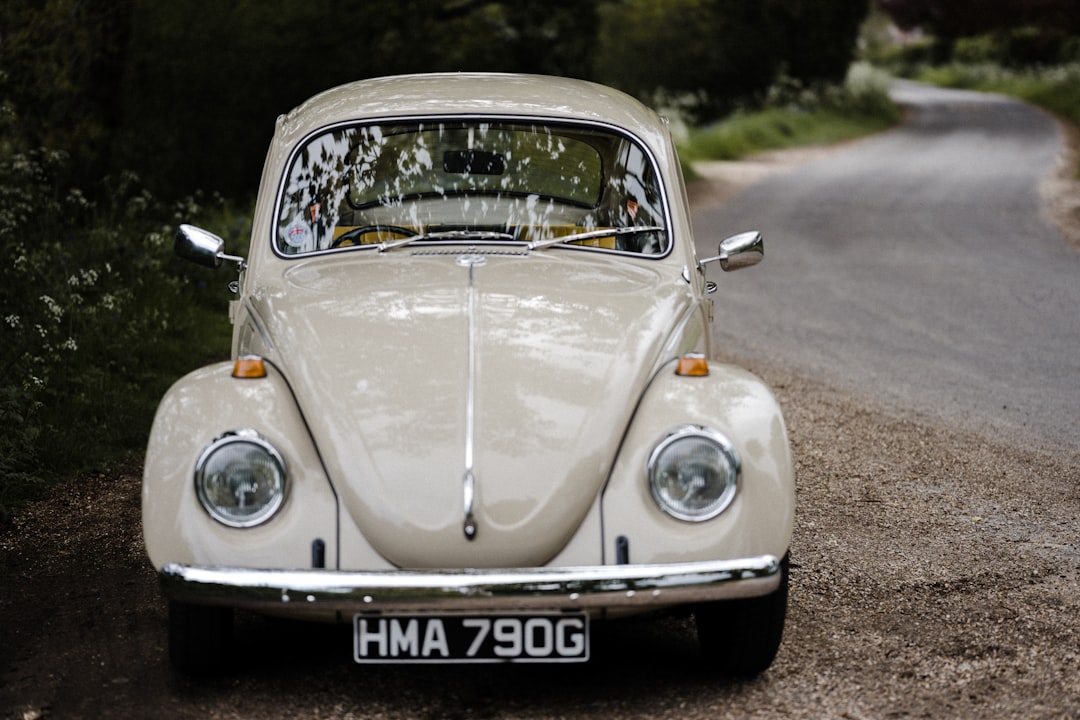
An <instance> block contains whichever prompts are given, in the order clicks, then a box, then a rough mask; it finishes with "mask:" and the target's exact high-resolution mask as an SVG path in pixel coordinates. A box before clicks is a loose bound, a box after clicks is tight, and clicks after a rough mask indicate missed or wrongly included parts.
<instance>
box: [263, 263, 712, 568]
mask: <svg viewBox="0 0 1080 720" xmlns="http://www.w3.org/2000/svg"><path fill="white" fill-rule="evenodd" d="M358 255H359V254H358ZM669 275H673V277H669ZM281 280H282V284H281V285H279V286H277V287H274V288H272V287H269V286H266V287H263V288H255V289H254V292H253V295H252V299H251V303H252V305H251V308H252V311H253V313H254V314H255V315H256V316H257V317H258V318H259V319H260V321H261V323H262V324H263V326H264V332H265V334H266V335H267V337H268V339H269V340H270V344H271V347H272V352H271V358H272V359H273V361H274V362H275V363H276V364H277V365H278V366H279V367H280V368H281V369H282V371H283V372H284V373H285V375H286V377H287V378H288V380H289V382H290V384H291V386H292V388H293V392H294V393H295V395H296V398H297V401H298V403H299V404H300V407H301V410H302V411H303V413H304V416H305V418H306V420H307V422H308V424H309V427H310V429H311V432H312V435H313V437H314V438H315V441H316V444H317V446H318V449H319V453H320V455H321V456H322V458H323V462H324V463H325V466H326V470H327V471H328V473H329V475H330V478H331V480H332V482H333V484H334V486H335V488H336V490H337V492H338V495H339V497H340V499H341V502H342V503H343V506H344V508H345V510H346V511H347V512H348V514H349V515H350V516H351V517H352V520H353V521H354V522H355V523H356V526H357V527H358V528H359V529H360V530H361V532H362V533H363V534H364V535H365V537H366V538H367V540H368V541H369V542H370V543H371V544H372V546H373V547H374V548H375V549H376V550H377V551H378V552H379V553H380V554H382V555H383V556H384V557H385V558H387V559H388V560H389V561H390V562H392V563H394V564H396V565H398V566H401V567H415V568H420V567H492V566H538V565H542V564H544V563H545V562H547V561H549V560H550V559H551V558H552V557H554V556H555V555H556V554H557V553H558V552H559V550H560V549H562V547H563V546H564V545H565V544H566V542H567V541H568V540H569V539H570V537H571V536H572V535H573V534H574V532H575V530H576V529H577V527H578V525H579V524H580V523H581V521H582V519H583V518H584V516H585V514H586V513H587V512H588V510H589V507H590V506H591V504H592V502H593V500H594V499H595V497H596V495H597V493H598V492H599V491H600V488H601V486H602V485H603V483H604V481H605V479H606V478H607V476H608V473H609V471H610V467H611V464H612V463H613V462H614V456H615V453H616V451H617V448H618V446H619V442H620V440H621V439H622V436H623V433H624V431H625V428H626V426H627V423H628V421H629V419H630V417H631V414H632V412H633V409H634V406H635V404H636V402H637V399H638V397H639V396H640V394H641V392H642V391H643V389H644V387H645V385H646V383H647V382H648V379H649V377H650V375H651V374H652V372H653V370H654V369H655V368H656V367H657V365H658V363H659V362H661V360H662V359H663V357H664V356H665V355H670V354H672V353H673V352H674V351H673V350H672V349H671V347H670V342H671V329H672V328H674V327H677V326H679V325H680V322H679V321H680V319H681V318H683V317H685V315H686V314H687V313H688V312H690V308H691V302H690V292H689V290H688V286H687V284H686V283H685V281H683V280H682V279H681V277H679V276H678V274H677V273H671V270H670V268H668V267H666V266H665V265H663V264H659V263H649V262H644V263H643V262H636V263H635V262H623V261H619V260H612V259H611V258H602V259H600V260H593V259H591V258H586V259H584V260H583V256H582V254H579V253H575V252H568V251H562V252H558V251H556V252H550V251H549V252H545V253H532V254H531V255H527V256H526V255H517V256H515V255H494V254H493V255H487V256H484V255H478V254H461V253H455V254H432V255H412V254H411V253H410V251H409V250H397V251H392V252H388V253H384V254H381V255H379V256H373V253H370V252H365V253H363V254H362V255H360V256H359V257H355V258H352V257H340V256H338V257H331V258H321V259H317V260H312V261H308V262H305V263H298V264H294V265H291V266H290V267H289V269H288V270H287V271H286V272H285V273H284V275H283V276H282V278H281ZM470 467H471V469H472V477H473V480H474V482H473V484H472V488H473V501H472V509H473V514H474V517H475V521H476V528H477V532H476V535H475V537H474V538H473V539H471V540H470V539H468V538H467V537H466V534H465V532H464V523H465V519H466V515H465V510H466V504H467V491H466V484H467V483H466V481H465V476H466V473H467V469H469V468H470ZM294 482H295V483H296V485H300V484H302V483H303V482H304V479H303V478H302V477H296V478H295V479H294ZM294 490H295V491H300V490H299V488H296V489H294ZM599 540H600V539H599V538H597V542H599ZM348 563H349V561H348V558H343V559H342V565H343V567H345V566H348Z"/></svg>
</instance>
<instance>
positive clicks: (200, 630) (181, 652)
mask: <svg viewBox="0 0 1080 720" xmlns="http://www.w3.org/2000/svg"><path fill="white" fill-rule="evenodd" d="M232 649H233V609H232V608H230V607H215V606H208V605H189V604H187V603H182V602H175V601H170V602H169V661H170V662H171V663H172V666H173V668H175V669H176V670H177V671H179V672H181V673H184V674H185V675H207V674H209V673H213V672H218V671H221V670H226V669H228V667H229V660H230V658H231V656H232Z"/></svg>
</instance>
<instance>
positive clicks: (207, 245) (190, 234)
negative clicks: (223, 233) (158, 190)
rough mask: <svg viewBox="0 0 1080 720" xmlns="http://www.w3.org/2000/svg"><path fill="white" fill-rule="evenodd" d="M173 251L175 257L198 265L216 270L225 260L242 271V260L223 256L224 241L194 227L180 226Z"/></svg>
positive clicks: (231, 256)
mask: <svg viewBox="0 0 1080 720" xmlns="http://www.w3.org/2000/svg"><path fill="white" fill-rule="evenodd" d="M173 251H174V252H176V254H177V255H179V256H180V257H182V258H184V259H185V260H190V261H191V262H193V263H197V264H199V265H205V266H206V267H212V268H216V267H219V266H220V265H221V263H222V262H224V261H225V260H229V261H230V262H234V263H236V264H237V266H238V267H239V268H240V270H243V269H244V258H242V257H238V256H236V255H226V254H225V241H224V240H222V239H221V238H220V237H218V236H217V235H215V234H214V233H212V232H208V231H206V230H203V229H202V228H198V227H195V226H194V225H181V226H180V228H179V229H178V230H177V231H176V239H175V240H174V242H173Z"/></svg>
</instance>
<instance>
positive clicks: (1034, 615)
mask: <svg viewBox="0 0 1080 720" xmlns="http://www.w3.org/2000/svg"><path fill="white" fill-rule="evenodd" d="M1072 151H1073V152H1075V143H1074V144H1073V145H1072ZM814 152H821V151H813V150H811V151H800V153H794V154H789V155H787V156H786V157H785V156H781V155H775V156H769V157H767V158H756V159H754V161H753V162H750V163H746V164H742V163H740V164H738V165H737V166H736V167H735V168H733V169H731V170H730V172H726V173H725V172H723V171H722V170H721V168H719V167H712V168H706V169H705V172H704V173H703V174H705V175H706V180H704V181H702V182H700V183H698V184H696V186H695V187H694V188H692V190H691V194H692V198H693V199H694V202H695V203H701V202H721V201H722V200H723V196H724V193H728V194H730V193H733V192H737V191H738V189H739V188H741V187H744V186H745V185H746V184H747V183H748V182H753V177H756V176H760V175H755V173H765V172H778V171H782V169H783V168H784V167H789V166H790V164H791V163H792V162H800V161H803V160H805V159H808V158H812V157H813V153H814ZM759 161H760V163H761V164H762V167H758V168H754V167H753V165H754V163H756V162H759ZM1071 167H1073V168H1075V167H1076V165H1075V156H1074V159H1073V164H1072V165H1071ZM1061 183H1062V184H1061V185H1060V186H1055V185H1054V184H1053V183H1052V182H1048V187H1049V188H1051V189H1050V190H1048V192H1051V193H1053V192H1058V191H1056V190H1053V187H1064V188H1066V189H1067V190H1068V193H1072V200H1070V199H1069V198H1063V199H1062V202H1061V204H1060V206H1057V207H1062V208H1065V210H1060V209H1059V210H1053V208H1054V207H1055V205H1054V203H1052V202H1048V208H1049V211H1053V212H1055V213H1058V214H1057V215H1055V216H1054V217H1057V218H1062V217H1063V218H1065V221H1067V222H1070V223H1072V224H1071V225H1069V227H1070V229H1069V230H1068V232H1066V235H1067V236H1068V237H1070V238H1071V239H1072V242H1075V243H1077V247H1078V248H1080V240H1077V239H1076V238H1080V214H1078V210H1077V208H1076V207H1075V205H1072V202H1073V200H1075V199H1076V198H1080V192H1077V188H1076V185H1075V179H1074V178H1072V179H1070V178H1068V177H1062V178H1061ZM1066 194H1067V193H1066ZM1070 207H1071V209H1070ZM729 359H731V360H733V361H735V362H739V360H740V359H739V358H738V357H732V358H729ZM753 369H754V370H755V371H756V372H758V373H759V374H761V375H762V376H764V377H765V379H766V380H767V381H769V382H770V383H771V384H772V385H773V387H774V388H775V390H776V392H777V395H778V396H779V398H780V401H781V404H782V405H783V407H784V408H785V413H786V416H787V420H788V424H789V430H790V432H791V438H792V443H793V449H794V454H795V458H796V461H797V476H798V478H799V490H798V494H799V495H798V514H797V518H796V532H795V540H794V544H793V550H792V556H793V562H794V565H793V569H792V587H791V601H790V602H791V604H790V612H789V621H788V627H787V631H786V634H785V640H784V645H783V647H782V648H781V652H780V656H779V658H778V659H777V661H776V663H775V664H774V665H773V667H772V668H771V669H770V670H769V671H768V672H766V673H765V674H764V675H762V676H761V677H759V678H757V679H755V680H751V681H737V680H732V679H726V678H716V677H712V676H710V675H708V674H707V673H705V672H703V671H702V670H701V669H700V668H699V667H698V666H697V662H696V657H697V656H696V653H697V650H696V643H695V641H694V638H693V634H692V632H691V630H690V626H689V624H688V623H687V621H686V620H685V619H670V620H665V621H663V622H658V623H656V622H628V623H620V624H613V625H611V626H607V627H605V628H603V629H602V630H600V631H599V632H598V633H597V637H596V639H595V652H594V656H595V657H594V660H593V661H592V662H590V663H589V664H587V665H585V666H578V667H548V666H544V667H488V666H485V667H483V668H480V669H475V668H455V667H441V666H440V667H430V668H420V669H415V668H406V669H399V668H360V667H358V666H354V665H352V664H351V663H350V662H349V644H348V637H347V635H348V633H347V632H346V633H345V634H344V635H342V633H341V632H340V631H335V630H334V629H332V628H325V629H324V628H317V629H309V628H298V627H295V626H292V625H289V624H285V623H280V622H276V621H269V620H262V619H258V618H247V619H244V621H243V622H241V624H240V628H239V641H240V643H241V644H242V646H243V647H242V650H241V660H240V662H239V663H238V667H237V672H236V673H235V674H233V675H230V676H228V677H222V678H214V679H210V680H203V681H193V680H190V679H186V678H182V677H177V676H174V675H173V674H172V673H171V672H170V671H169V669H168V666H167V660H166V650H165V606H164V602H163V601H162V599H161V597H160V595H159V593H158V589H157V584H156V580H155V577H154V572H153V571H152V569H151V568H150V566H149V563H148V561H147V560H146V557H145V554H144V551H143V547H142V537H141V527H140V514H139V501H140V498H139V494H140V487H139V484H140V479H139V474H140V472H141V469H140V468H139V467H137V466H128V467H116V468H110V469H108V470H103V471H101V472H97V473H92V474H89V475H87V476H85V477H82V478H79V479H78V480H77V481H76V482H74V483H73V484H71V485H68V486H64V487H61V488H56V489H55V490H54V491H53V492H52V493H51V494H50V495H49V496H48V497H47V498H45V499H44V500H42V501H40V502H38V503H35V504H34V505H32V506H31V507H29V508H28V509H27V510H26V511H25V512H23V513H21V514H20V515H18V516H17V517H16V518H15V519H14V522H13V524H12V525H11V526H10V527H8V528H7V529H5V530H3V531H2V532H0V718H4V719H8V718H18V719H19V720H35V719H37V718H97V717H104V716H110V717H113V716H115V717H146V716H151V715H152V716H157V717H167V718H248V717H264V718H276V717H298V716H305V717H340V718H367V717H373V718H374V717H381V718H562V717H578V718H599V717H605V718H606V717H641V718H645V717H650V718H653V717H660V718H695V717H701V718H704V717H709V718H728V717H732V718H734V717H756V718H773V717H776V718H780V717H783V718H822V717H846V718H918V717H976V718H1077V717H1080V520H1078V518H1080V465H1078V464H1077V463H1076V461H1075V455H1074V454H1073V455H1071V458H1072V459H1069V457H1070V456H1069V455H1065V454H1062V453H1054V452H1052V451H1049V450H1047V449H1030V448H1023V447H1011V446H1009V445H1006V444H1003V443H1002V442H1001V441H1000V440H998V439H996V438H993V437H988V436H983V435H980V434H978V433H967V432H957V431H954V430H952V429H950V428H947V427H940V426H936V425H934V424H933V423H932V422H931V421H929V420H927V419H924V418H920V417H917V416H914V415H911V414H909V413H906V412H904V411H902V410H900V409H897V408H883V407H876V406H875V405H874V404H873V402H871V401H868V400H867V399H866V398H859V397H852V396H851V395H850V394H845V393H844V392H840V391H838V390H836V389H834V388H830V387H827V386H823V385H822V384H821V383H819V382H816V381H814V380H813V379H809V378H806V377H801V376H799V375H797V374H795V373H792V372H790V371H788V370H786V369H784V368H782V367H761V366H755V367H753Z"/></svg>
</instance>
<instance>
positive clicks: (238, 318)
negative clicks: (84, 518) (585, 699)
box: [143, 74, 794, 675]
mask: <svg viewBox="0 0 1080 720" xmlns="http://www.w3.org/2000/svg"><path fill="white" fill-rule="evenodd" d="M176 249H177V252H178V253H179V254H180V255H181V256H183V257H186V258H188V259H190V260H194V261H196V262H199V263H203V264H206V265H210V266H217V265H220V264H222V263H228V264H230V265H235V266H236V267H237V269H238V270H239V279H238V280H237V281H236V282H235V283H234V285H233V288H234V290H235V292H236V299H235V301H234V302H233V303H232V307H231V316H232V323H233V328H234V330H233V359H232V360H231V361H229V362H221V363H217V364H213V365H210V366H207V367H204V368H202V369H200V370H197V371H195V372H193V373H191V374H190V375H188V376H186V377H184V378H183V379H181V380H180V381H179V382H177V383H176V384H175V385H174V386H173V387H172V388H171V389H170V390H169V392H168V393H167V394H166V396H165V398H164V399H163V400H162V402H161V405H160V407H159V409H158V411H157V415H156V418H155V421H154V426H153V431H152V434H151V438H150V442H149V447H148V450H147V457H146V465H145V476H144V480H143V523H144V528H145V530H144V532H145V540H146V548H147V552H148V554H149V557H150V560H151V562H152V563H153V565H154V567H155V568H156V569H157V570H158V572H159V574H160V579H161V583H162V587H163V591H164V594H165V596H166V597H167V598H168V601H169V648H170V657H171V660H172V662H173V664H174V666H175V667H177V668H178V669H179V670H181V671H185V672H200V671H208V670H213V669H215V668H220V667H222V666H223V664H225V663H226V662H227V660H226V658H227V657H228V654H229V651H230V650H232V649H233V642H234V640H233V637H232V626H233V610H234V609H235V608H244V609H248V610H254V611H258V612H264V613H270V614H280V615H286V616H291V617H294V618H301V619H311V620H329V621H336V622H340V623H344V624H347V625H348V627H349V630H348V631H349V632H351V633H352V636H353V655H354V657H353V660H354V661H356V662H361V663H367V662H376V663H405V662H421V663H423V662H427V663H432V662H508V661H517V662H578V661H585V660H587V659H588V658H589V653H590V627H591V624H593V623H596V622H599V621H602V620H606V619H612V618H618V617H621V616H625V615H628V614H634V613H643V612H654V611H671V610H682V611H688V612H692V613H693V615H694V618H695V621H696V626H697V630H698V635H699V640H700V645H701V649H702V657H703V660H702V661H703V662H707V663H709V664H710V665H711V666H712V667H714V668H715V669H716V670H717V671H718V672H722V673H731V674H744V675H746V674H754V673H758V672H760V671H762V670H764V669H765V668H767V667H768V666H769V665H770V663H771V662H772V660H773V658H774V656H775V654H776V652H777V649H778V647H779V644H780V639H781V634H782V630H783V624H784V616H785V612H786V606H787V586H788V569H787V566H788V564H787V554H788V549H789V544H790V540H791V535H792V523H793V516H794V481H793V473H792V463H791V457H790V453H789V447H788V440H787V435H786V430H785V426H784V421H783V419H782V416H781V413H780V410H779V408H778V406H777V403H776V401H775V400H774V398H773V396H772V394H771V393H770V392H769V390H768V389H767V388H766V387H765V385H763V383H762V382H761V381H760V380H758V379H757V378H756V377H754V376H752V375H751V374H749V373H747V372H745V371H743V370H741V369H738V368H736V367H731V366H728V365H724V364H721V363H719V362H715V361H713V360H711V359H710V332H709V331H710V323H712V322H718V323H723V322H724V315H723V308H722V307H721V308H717V309H716V310H714V307H713V302H712V300H711V299H710V297H709V293H710V291H712V290H715V288H716V285H715V284H714V283H712V282H710V281H707V279H706V268H707V266H708V265H710V264H715V265H719V266H720V268H722V269H724V270H732V269H736V268H739V267H743V266H746V265H752V264H754V263H755V262H756V261H757V260H759V259H760V258H761V257H762V242H761V237H760V235H758V234H757V233H755V232H743V233H739V234H736V235H733V236H731V237H729V238H728V239H727V240H725V241H723V242H722V243H720V247H719V251H718V253H717V256H716V257H709V258H698V257H697V255H696V252H695V246H694V241H693V236H692V234H691V227H690V216H689V211H688V207H687V201H686V194H685V190H684V187H683V181H682V177H681V174H680V168H679V161H678V158H677V157H676V152H675V147H674V146H673V144H672V140H671V136H670V134H669V132H668V128H667V126H666V123H665V122H664V121H663V120H662V119H661V118H660V117H658V116H657V115H656V114H655V113H654V112H653V111H651V110H649V109H647V108H646V107H644V106H643V105H641V104H639V103H638V102H637V101H635V100H633V99H632V98H630V97H628V96H626V95H624V94H622V93H619V92H616V91H614V90H611V89H608V88H605V87H602V86H598V85H594V84H590V83H586V82H581V81H576V80H568V79H560V78H542V77H534V76H518V75H484V74H445V75H416V76H402V77H391V78H382V79H375V80H368V81H362V82H357V83H354V84H350V85H346V86H343V87H339V88H336V89H333V90H330V91H328V92H325V93H323V94H321V95H318V96H316V97H315V98H313V99H311V100H309V101H308V102H306V103H304V104H303V105H302V106H300V107H299V108H297V109H295V110H293V111H292V112H290V113H289V114H287V115H284V116H282V117H281V118H279V119H278V122H277V127H276V132H275V135H274V138H273V142H272V145H271V147H270V151H269V154H268V156H267V160H266V166H265V170H264V172H263V176H262V184H261V189H260V191H259V196H258V201H257V205H256V209H255V219H254V224H253V230H252V237H251V245H250V250H249V255H248V257H246V258H240V257H236V256H231V255H226V254H225V252H224V250H225V248H224V243H223V241H222V240H221V239H220V238H219V237H217V236H215V235H213V234H211V233H209V232H207V231H204V230H201V229H198V228H195V227H192V226H188V225H185V226H182V227H181V228H180V230H179V232H178V233H177V238H176ZM717 311H718V312H717ZM714 313H715V314H716V317H715V318H714ZM343 631H344V629H343Z"/></svg>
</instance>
